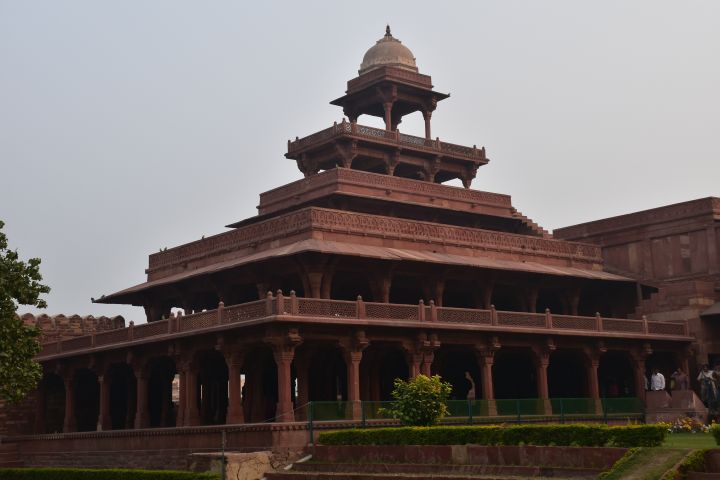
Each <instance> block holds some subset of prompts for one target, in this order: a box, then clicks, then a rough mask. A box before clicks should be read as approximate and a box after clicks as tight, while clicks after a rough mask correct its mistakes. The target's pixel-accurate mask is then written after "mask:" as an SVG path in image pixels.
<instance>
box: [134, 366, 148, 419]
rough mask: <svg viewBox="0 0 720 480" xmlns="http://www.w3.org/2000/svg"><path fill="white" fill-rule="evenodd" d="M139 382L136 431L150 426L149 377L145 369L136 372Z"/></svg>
mask: <svg viewBox="0 0 720 480" xmlns="http://www.w3.org/2000/svg"><path fill="white" fill-rule="evenodd" d="M135 378H136V380H137V390H136V391H137V398H136V400H137V407H136V408H135V429H140V428H148V427H149V426H150V412H148V388H147V387H148V375H147V372H145V371H144V369H140V370H135Z"/></svg>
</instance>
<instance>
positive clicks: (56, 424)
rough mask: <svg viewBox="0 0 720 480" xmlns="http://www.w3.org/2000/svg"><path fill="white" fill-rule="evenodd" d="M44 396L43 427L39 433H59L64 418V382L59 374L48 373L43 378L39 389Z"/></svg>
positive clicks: (61, 429)
mask: <svg viewBox="0 0 720 480" xmlns="http://www.w3.org/2000/svg"><path fill="white" fill-rule="evenodd" d="M40 391H41V392H43V394H44V395H45V398H44V418H45V424H44V425H43V426H42V428H43V429H44V430H43V432H40V433H59V432H62V431H63V421H64V419H65V383H64V382H63V379H62V378H61V377H60V376H59V375H55V374H54V373H50V374H48V375H46V376H45V378H43V385H42V388H41V389H40Z"/></svg>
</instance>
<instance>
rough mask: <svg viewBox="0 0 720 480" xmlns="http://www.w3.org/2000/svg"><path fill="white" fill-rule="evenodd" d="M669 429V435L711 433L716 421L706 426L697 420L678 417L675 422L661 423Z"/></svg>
mask: <svg viewBox="0 0 720 480" xmlns="http://www.w3.org/2000/svg"><path fill="white" fill-rule="evenodd" d="M661 424H662V425H663V426H664V427H665V428H667V431H668V432H669V433H710V429H711V428H712V426H713V425H714V424H715V421H714V420H713V422H712V423H711V424H710V425H705V424H704V423H702V422H701V421H699V420H698V419H696V418H690V417H678V418H676V419H675V421H674V422H672V423H670V422H661Z"/></svg>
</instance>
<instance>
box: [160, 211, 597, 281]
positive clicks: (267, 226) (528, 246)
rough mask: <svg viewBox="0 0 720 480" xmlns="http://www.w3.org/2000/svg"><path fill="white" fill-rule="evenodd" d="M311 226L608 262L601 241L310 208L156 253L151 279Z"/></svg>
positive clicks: (496, 250) (592, 261) (568, 258)
mask: <svg viewBox="0 0 720 480" xmlns="http://www.w3.org/2000/svg"><path fill="white" fill-rule="evenodd" d="M308 230H318V231H334V232H344V233H346V234H354V233H357V234H358V235H362V236H374V235H376V236H381V237H382V238H388V239H397V240H409V241H413V242H424V243H427V244H430V243H438V244H442V245H451V246H459V247H471V248H474V249H476V250H486V251H493V252H502V253H511V254H515V255H523V256H525V257H526V258H528V259H530V258H533V257H553V258H561V259H566V260H574V261H581V262H585V263H597V264H599V263H601V262H602V257H601V254H600V247H599V246H597V245H590V244H585V243H575V242H567V241H562V240H553V239H546V238H541V237H531V236H527V235H519V234H514V233H506V232H498V231H493V230H482V229H478V228H469V227H458V226H454V225H443V224H438V223H431V222H422V221H417V220H406V219H402V218H393V217H384V216H380V215H371V214H365V213H356V212H347V211H341V210H331V209H326V208H318V207H308V208H305V209H302V210H298V211H295V212H290V213H287V214H284V215H280V216H277V217H275V218H271V219H269V220H265V221H262V222H257V223H254V224H251V225H248V226H245V227H240V228H236V229H234V230H232V231H230V232H226V233H221V234H219V235H215V236H212V237H209V238H205V239H203V240H197V241H195V242H191V243H188V244H185V245H182V246H180V247H175V248H171V249H169V250H167V251H163V252H159V253H154V254H152V255H150V265H149V270H148V273H149V279H150V280H154V279H157V278H162V275H156V274H155V273H156V271H157V270H158V269H162V268H164V267H168V266H172V265H178V264H184V263H187V262H190V261H193V260H196V259H199V258H204V257H210V256H213V255H218V254H222V253H226V252H230V251H234V250H238V249H240V248H244V247H246V246H248V245H251V244H254V245H257V244H258V243H260V242H263V241H268V240H273V239H277V238H286V237H287V236H289V235H291V234H295V233H299V232H302V231H308Z"/></svg>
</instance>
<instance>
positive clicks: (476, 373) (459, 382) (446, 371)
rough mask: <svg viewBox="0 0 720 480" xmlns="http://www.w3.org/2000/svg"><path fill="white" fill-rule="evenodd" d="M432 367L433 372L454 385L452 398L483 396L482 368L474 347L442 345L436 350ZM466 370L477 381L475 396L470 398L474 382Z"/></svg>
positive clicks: (478, 397)
mask: <svg viewBox="0 0 720 480" xmlns="http://www.w3.org/2000/svg"><path fill="white" fill-rule="evenodd" d="M432 369H433V373H437V374H438V375H440V376H441V377H442V379H443V380H444V381H446V382H449V383H450V384H451V385H452V392H451V393H450V399H451V400H465V399H468V400H476V399H480V398H481V396H482V395H481V391H480V390H481V385H482V383H481V381H480V380H481V378H480V375H481V374H480V368H479V367H478V361H477V357H476V356H475V352H474V351H473V349H472V348H469V347H460V346H452V347H445V346H443V347H440V348H439V349H438V350H437V352H435V360H434V361H433V368H432ZM466 372H467V373H469V374H470V376H471V377H472V379H473V382H474V383H475V391H474V396H473V398H468V393H469V392H470V389H471V388H472V384H471V383H470V381H469V380H468V379H467V378H466V376H465V374H466Z"/></svg>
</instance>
